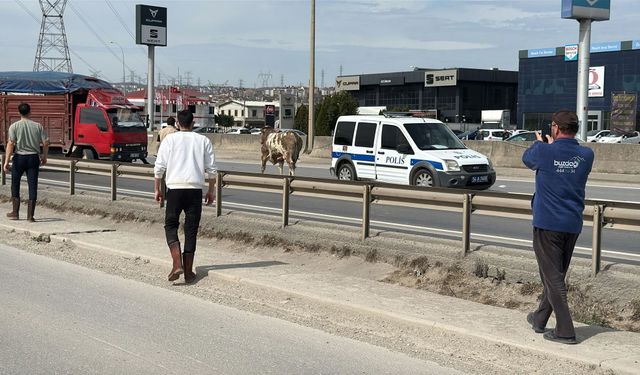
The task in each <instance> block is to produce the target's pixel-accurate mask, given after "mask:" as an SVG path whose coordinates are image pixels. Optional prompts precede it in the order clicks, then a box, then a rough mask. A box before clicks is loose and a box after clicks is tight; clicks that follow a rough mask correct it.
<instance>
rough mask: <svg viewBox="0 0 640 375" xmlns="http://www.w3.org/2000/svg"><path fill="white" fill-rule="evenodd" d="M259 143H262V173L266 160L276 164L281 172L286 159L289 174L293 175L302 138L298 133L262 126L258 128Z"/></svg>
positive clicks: (301, 145)
mask: <svg viewBox="0 0 640 375" xmlns="http://www.w3.org/2000/svg"><path fill="white" fill-rule="evenodd" d="M260 144H261V145H262V147H261V149H262V173H264V169H265V165H266V164H267V160H271V163H272V164H274V165H275V164H276V163H277V164H278V168H279V169H280V174H282V172H283V167H284V162H285V161H286V162H287V165H288V166H289V175H290V176H295V174H296V162H297V161H298V157H299V156H300V152H301V151H302V147H303V142H302V138H300V136H299V135H298V134H296V133H294V132H286V131H285V132H280V131H278V130H276V129H274V128H270V127H264V128H262V129H261V130H260Z"/></svg>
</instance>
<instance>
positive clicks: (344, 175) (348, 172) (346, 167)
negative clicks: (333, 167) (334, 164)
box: [336, 163, 356, 181]
mask: <svg viewBox="0 0 640 375" xmlns="http://www.w3.org/2000/svg"><path fill="white" fill-rule="evenodd" d="M336 175H337V176H338V180H341V181H354V180H355V179H356V171H355V170H354V169H353V166H352V165H351V164H349V163H344V164H342V165H341V166H340V168H338V173H336Z"/></svg>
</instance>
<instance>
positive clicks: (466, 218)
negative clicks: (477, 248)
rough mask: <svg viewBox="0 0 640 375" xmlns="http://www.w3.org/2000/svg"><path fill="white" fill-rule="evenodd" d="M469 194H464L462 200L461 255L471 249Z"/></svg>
mask: <svg viewBox="0 0 640 375" xmlns="http://www.w3.org/2000/svg"><path fill="white" fill-rule="evenodd" d="M471 199H472V197H471V194H465V195H464V198H463V201H462V250H463V252H462V255H463V256H466V255H467V253H468V252H469V250H470V249H471Z"/></svg>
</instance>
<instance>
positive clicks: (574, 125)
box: [551, 109, 578, 134]
mask: <svg viewBox="0 0 640 375" xmlns="http://www.w3.org/2000/svg"><path fill="white" fill-rule="evenodd" d="M551 119H552V121H553V122H555V123H556V125H558V130H560V132H561V133H565V134H577V133H578V116H576V113H575V112H574V111H571V110H568V109H561V110H559V111H558V112H556V113H554V114H553V117H552V118H551Z"/></svg>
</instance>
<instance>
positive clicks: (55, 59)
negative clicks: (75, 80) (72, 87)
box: [33, 0, 73, 73]
mask: <svg viewBox="0 0 640 375" xmlns="http://www.w3.org/2000/svg"><path fill="white" fill-rule="evenodd" d="M39 1H40V9H41V10H42V24H41V25H40V37H39V38H38V50H37V51H36V60H35V62H34V63H33V71H34V72H38V71H48V70H51V71H56V72H69V73H71V72H73V69H72V68H71V56H70V55H69V45H68V44H67V34H66V32H65V30H64V20H63V18H62V16H63V14H64V8H65V6H66V5H67V0H39Z"/></svg>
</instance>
